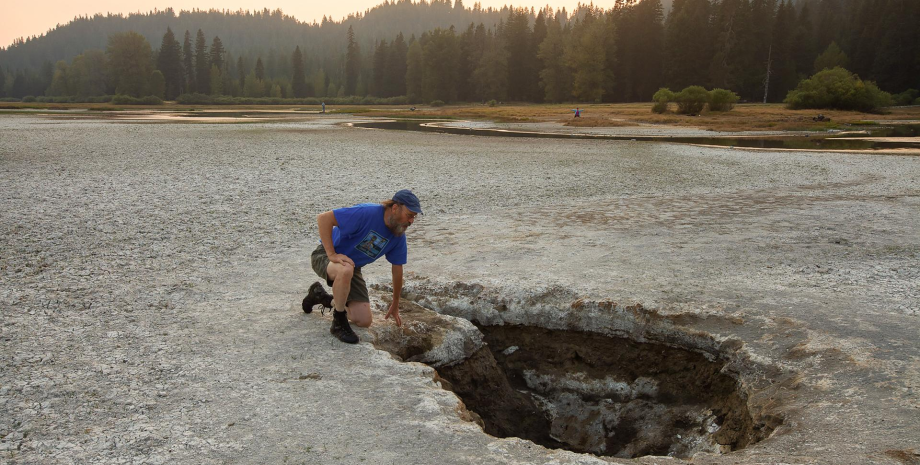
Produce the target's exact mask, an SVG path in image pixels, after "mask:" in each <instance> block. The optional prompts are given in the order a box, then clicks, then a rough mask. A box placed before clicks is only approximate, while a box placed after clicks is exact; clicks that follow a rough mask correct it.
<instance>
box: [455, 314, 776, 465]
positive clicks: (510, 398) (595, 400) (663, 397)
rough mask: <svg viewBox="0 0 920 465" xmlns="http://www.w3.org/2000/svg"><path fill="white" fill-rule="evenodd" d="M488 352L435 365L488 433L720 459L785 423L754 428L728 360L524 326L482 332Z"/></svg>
mask: <svg viewBox="0 0 920 465" xmlns="http://www.w3.org/2000/svg"><path fill="white" fill-rule="evenodd" d="M477 327H478V328H479V329H480V331H481V332H482V333H483V335H484V336H485V341H486V342H487V344H488V345H487V346H486V347H483V348H482V349H480V350H479V351H478V352H476V353H475V354H474V355H473V356H472V357H470V358H468V359H467V360H465V361H463V362H461V363H459V364H456V365H453V366H449V367H440V368H438V369H437V370H438V373H439V376H440V377H441V378H442V380H444V381H446V383H445V387H446V388H448V389H450V390H452V391H454V392H455V393H456V394H457V395H458V396H459V397H460V398H461V399H462V400H463V402H464V403H465V404H466V406H467V408H468V409H469V410H471V411H473V412H475V413H476V414H478V415H479V416H480V417H481V418H482V420H483V423H484V429H485V431H486V432H487V433H489V434H491V435H493V436H497V437H512V436H514V437H520V438H523V439H529V440H531V441H533V442H536V443H538V444H541V445H543V446H546V447H549V448H561V449H568V450H572V451H576V452H585V453H592V454H597V455H608V456H616V457H623V458H628V457H639V456H643V455H670V456H673V457H682V458H686V457H690V456H692V455H693V454H695V453H697V452H714V453H725V452H730V451H733V450H738V449H741V448H744V447H746V446H748V445H751V444H753V443H755V442H757V441H759V440H761V439H763V438H765V437H767V436H769V434H770V433H771V432H772V431H773V429H774V428H775V427H776V426H778V425H779V424H780V423H781V420H779V419H777V418H774V417H770V418H767V419H760V420H759V421H757V422H755V421H754V420H753V419H752V418H751V415H750V413H749V412H748V408H747V395H746V394H745V393H744V392H743V391H742V390H741V389H740V388H739V385H738V383H737V381H736V380H735V379H734V378H732V377H731V376H729V375H727V374H724V373H722V367H723V366H724V365H725V362H721V363H720V362H718V361H715V362H714V361H710V360H708V359H707V358H706V357H705V356H703V355H702V354H700V353H697V352H693V351H690V350H684V349H678V348H674V347H670V346H666V345H663V344H656V343H640V342H635V341H632V340H629V339H623V338H613V337H607V336H603V335H599V334H594V333H585V332H577V331H561V330H548V329H543V328H536V327H528V326H511V325H505V326H481V325H477Z"/></svg>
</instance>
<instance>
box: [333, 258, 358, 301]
mask: <svg viewBox="0 0 920 465" xmlns="http://www.w3.org/2000/svg"><path fill="white" fill-rule="evenodd" d="M354 274H355V267H353V266H351V265H349V264H344V265H343V264H339V263H331V262H330V263H329V265H328V266H326V275H327V276H329V279H331V280H332V306H333V307H334V309H335V310H336V311H340V312H341V311H343V310H345V304H346V303H347V301H348V293H349V292H350V291H351V277H352V276H354Z"/></svg>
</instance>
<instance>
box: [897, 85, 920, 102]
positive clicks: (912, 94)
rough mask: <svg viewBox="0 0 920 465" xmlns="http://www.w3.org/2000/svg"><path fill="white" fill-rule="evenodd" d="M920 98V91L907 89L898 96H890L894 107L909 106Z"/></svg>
mask: <svg viewBox="0 0 920 465" xmlns="http://www.w3.org/2000/svg"><path fill="white" fill-rule="evenodd" d="M918 97H920V91H918V90H917V89H907V90H905V91H904V92H901V93H900V94H895V95H892V98H894V104H895V105H910V104H912V103H913V102H914V101H915V100H917V98H918Z"/></svg>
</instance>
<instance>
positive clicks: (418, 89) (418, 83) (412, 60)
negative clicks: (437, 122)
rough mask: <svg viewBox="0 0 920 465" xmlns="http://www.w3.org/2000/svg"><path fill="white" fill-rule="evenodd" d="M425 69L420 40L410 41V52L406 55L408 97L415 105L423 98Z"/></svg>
mask: <svg viewBox="0 0 920 465" xmlns="http://www.w3.org/2000/svg"><path fill="white" fill-rule="evenodd" d="M414 38H415V37H413V38H412V39H414ZM424 69H425V62H424V57H423V54H422V44H421V42H420V41H418V40H411V39H410V41H409V51H408V53H407V55H406V96H407V97H408V99H409V102H412V103H415V102H418V101H420V99H421V98H422V75H423V74H424Z"/></svg>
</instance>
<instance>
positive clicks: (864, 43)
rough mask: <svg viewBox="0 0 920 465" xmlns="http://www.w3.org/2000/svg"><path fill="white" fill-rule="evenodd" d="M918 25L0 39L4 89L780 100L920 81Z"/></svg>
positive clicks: (736, 2) (418, 13) (695, 23)
mask: <svg viewBox="0 0 920 465" xmlns="http://www.w3.org/2000/svg"><path fill="white" fill-rule="evenodd" d="M918 25H920V1H917V0H673V2H672V1H667V2H664V3H663V2H662V1H661V0H641V1H636V0H617V1H616V3H615V4H614V6H613V7H611V8H609V9H605V8H601V7H597V6H594V5H590V4H589V5H581V6H579V7H578V8H577V9H576V10H574V11H565V10H564V9H558V10H553V9H550V8H548V7H547V8H542V9H536V8H532V7H525V8H520V7H510V6H506V7H503V8H500V9H494V8H482V7H481V6H480V5H479V4H478V3H477V4H474V5H473V6H472V7H467V6H466V5H464V3H463V2H462V1H461V0H455V1H453V2H452V1H451V0H431V1H430V2H428V1H425V0H421V1H419V2H412V1H411V0H396V1H384V2H383V3H382V4H380V5H378V6H376V7H374V8H372V9H369V10H367V11H365V12H362V13H360V14H355V15H351V16H349V17H347V18H344V19H343V20H341V21H333V20H331V19H328V18H323V20H322V21H321V22H314V23H305V22H300V21H298V20H296V19H295V18H293V17H290V16H286V15H285V14H284V13H283V12H282V11H280V10H276V11H269V10H263V11H260V12H250V11H216V10H212V11H200V10H194V11H181V12H179V13H176V12H175V11H173V10H172V9H167V10H165V11H153V12H150V13H147V14H131V15H127V16H122V15H96V16H92V17H78V18H75V19H74V20H73V21H71V22H70V23H68V24H65V25H59V26H58V27H56V28H54V29H52V30H49V31H48V32H47V33H45V34H42V35H40V36H35V37H29V38H25V39H19V40H17V41H15V42H14V43H13V44H11V45H10V46H9V47H6V48H4V49H0V98H3V99H4V100H8V101H12V100H16V101H19V100H24V101H29V100H30V99H40V100H39V101H63V102H66V101H71V102H77V101H85V102H92V101H109V100H110V99H111V98H112V96H127V97H130V98H135V99H143V98H148V97H149V98H150V99H152V100H153V101H157V102H158V101H160V100H178V101H180V102H183V101H185V102H191V103H194V102H195V101H196V99H197V100H202V101H203V100H214V99H218V100H219V99H221V98H224V99H230V98H237V99H239V98H250V99H307V100H310V99H316V100H320V99H322V100H325V101H327V102H330V101H337V100H339V101H346V100H347V101H348V102H351V103H429V102H433V101H440V102H446V103H451V102H486V101H492V100H495V101H497V102H510V101H513V102H592V103H593V102H637V101H651V100H652V96H653V95H654V94H655V92H656V91H657V90H658V89H659V88H663V87H667V88H670V89H675V90H679V89H682V88H684V87H687V86H693V85H699V86H703V87H705V88H720V89H729V90H731V91H733V92H735V93H736V94H737V95H738V96H739V97H740V98H741V99H742V100H743V101H752V102H759V101H763V100H764V99H766V101H767V102H781V101H783V99H784V98H785V97H786V95H787V93H788V92H789V91H790V90H792V89H794V88H795V87H796V85H797V84H798V83H799V82H800V81H802V80H803V79H806V78H808V77H809V76H811V75H813V74H815V73H816V72H818V71H821V70H822V69H830V68H835V67H838V66H839V67H842V68H845V69H846V70H848V71H850V72H851V73H855V74H856V75H858V76H859V78H861V79H863V80H866V81H872V82H875V83H876V84H877V85H878V87H879V88H880V89H882V90H884V91H887V92H889V93H892V94H897V93H903V92H905V91H909V90H910V89H920V27H918ZM307 100H305V101H307ZM237 101H238V100H237ZM310 101H312V100H310Z"/></svg>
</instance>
